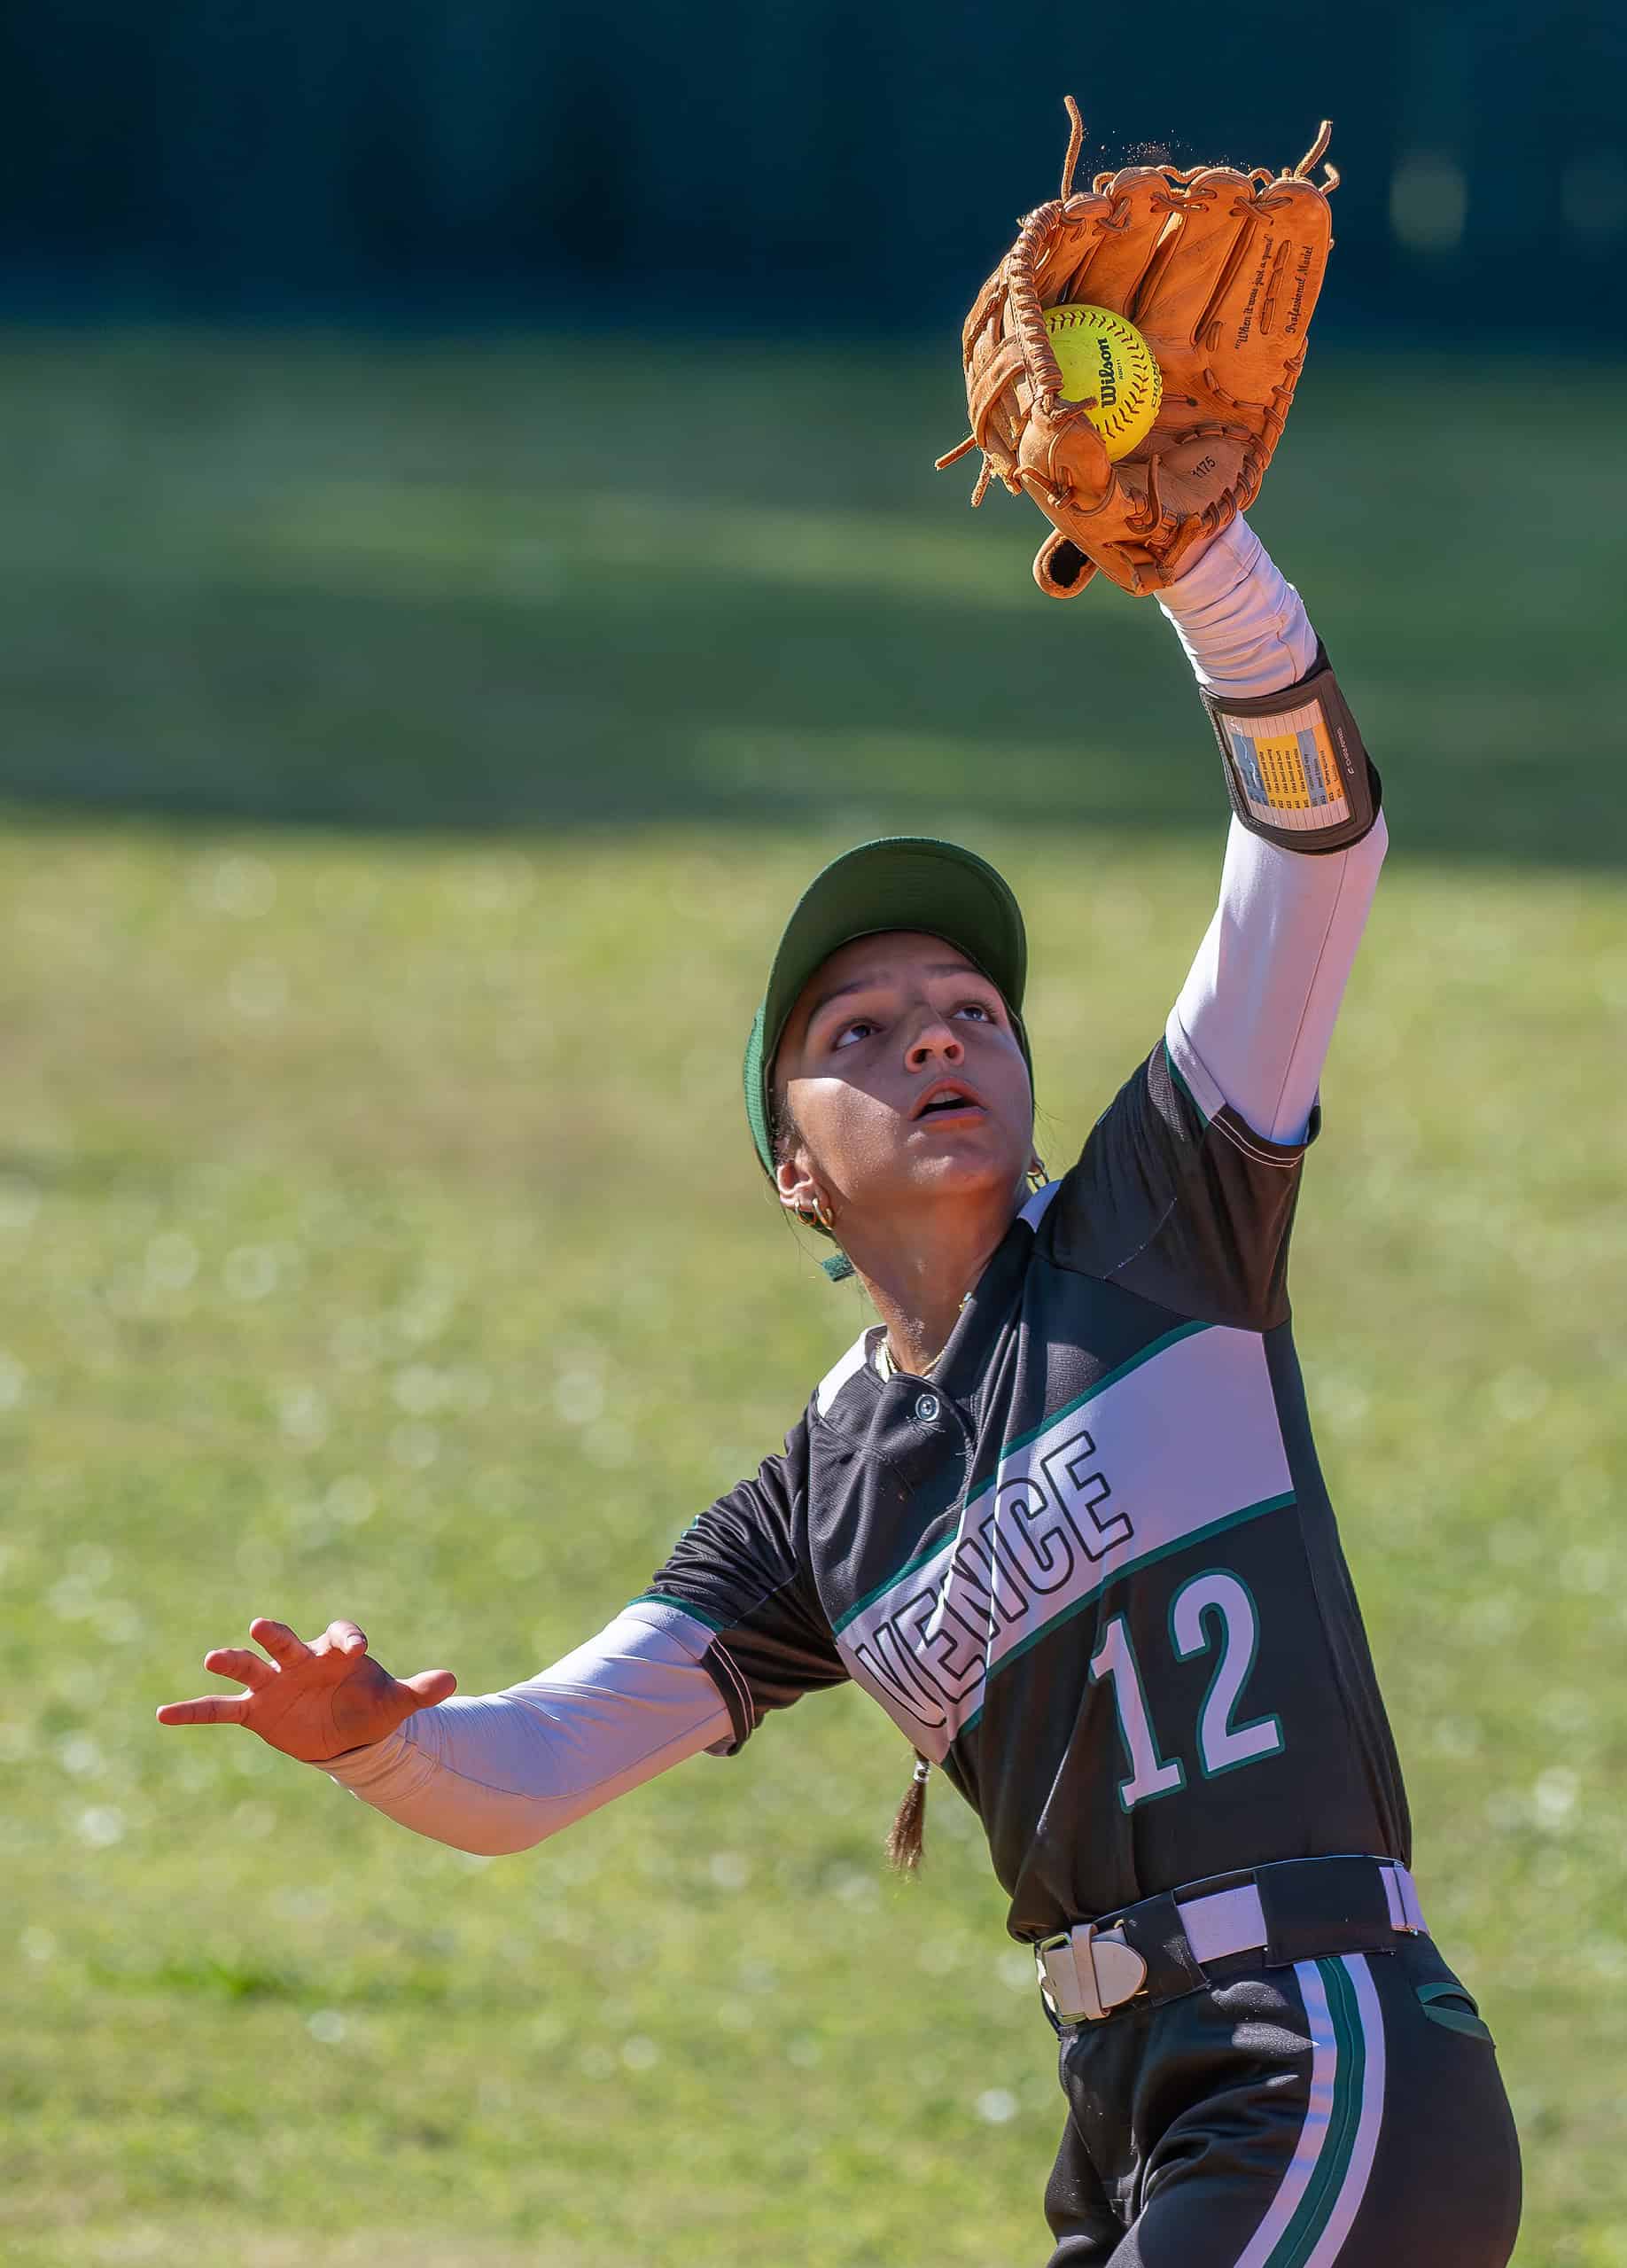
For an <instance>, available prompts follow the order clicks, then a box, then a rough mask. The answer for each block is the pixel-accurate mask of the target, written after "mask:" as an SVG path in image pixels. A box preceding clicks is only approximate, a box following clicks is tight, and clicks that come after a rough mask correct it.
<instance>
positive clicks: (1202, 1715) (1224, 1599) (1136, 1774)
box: [1090, 1567, 1283, 1812]
mask: <svg viewBox="0 0 1627 2268" xmlns="http://www.w3.org/2000/svg"><path fill="white" fill-rule="evenodd" d="M1259 1635H1260V1631H1259V1620H1258V1617H1257V1615H1256V1613H1255V1610H1254V1600H1253V1598H1252V1596H1251V1595H1250V1594H1249V1586H1248V1585H1247V1584H1246V1583H1244V1582H1242V1581H1241V1580H1240V1579H1239V1578H1238V1577H1237V1576H1235V1575H1229V1574H1227V1573H1226V1570H1225V1569H1224V1568H1218V1567H1216V1568H1211V1569H1210V1570H1208V1572H1207V1573H1205V1574H1203V1575H1195V1576H1193V1577H1192V1578H1191V1579H1190V1581H1188V1582H1186V1583H1183V1584H1182V1585H1181V1586H1180V1588H1179V1591H1177V1592H1176V1594H1175V1596H1174V1597H1173V1599H1172V1600H1171V1602H1170V1645H1171V1649H1172V1652H1173V1654H1174V1656H1175V1658H1176V1660H1177V1661H1179V1662H1187V1661H1190V1660H1191V1659H1192V1657H1193V1656H1194V1655H1196V1654H1206V1653H1208V1652H1210V1651H1211V1648H1218V1657H1217V1659H1216V1662H1215V1667H1214V1672H1213V1674H1212V1675H1211V1678H1210V1680H1209V1689H1208V1691H1207V1692H1206V1693H1205V1694H1204V1695H1203V1708H1202V1710H1201V1711H1199V1714H1198V1725H1197V1742H1198V1758H1199V1761H1200V1764H1201V1765H1202V1767H1203V1777H1204V1779H1205V1780H1212V1779H1214V1778H1215V1777H1216V1776H1217V1775H1218V1773H1222V1772H1234V1771H1236V1769H1237V1767H1238V1766H1239V1765H1243V1764H1257V1763H1258V1762H1259V1761H1260V1759H1261V1758H1264V1757H1268V1756H1275V1755H1276V1754H1277V1753H1278V1752H1279V1750H1281V1748H1282V1746H1283V1740H1282V1726H1281V1722H1280V1720H1279V1719H1277V1718H1275V1717H1256V1718H1252V1719H1249V1722H1247V1723H1246V1724H1242V1725H1239V1724H1234V1722H1233V1720H1232V1712H1233V1711H1234V1709H1235V1708H1236V1706H1237V1703H1238V1701H1239V1699H1240V1697H1241V1695H1242V1689H1243V1687H1244V1686H1245V1684H1246V1683H1247V1682H1248V1678H1249V1672H1250V1670H1252V1669H1253V1667H1254V1657H1255V1655H1256V1653H1257V1650H1258V1647H1259ZM1104 1678H1111V1680H1113V1700H1114V1703H1115V1705H1116V1707H1117V1711H1118V1729H1119V1733H1120V1734H1121V1736H1122V1737H1123V1740H1124V1743H1125V1755H1126V1757H1127V1758H1129V1763H1130V1777H1129V1778H1128V1779H1127V1780H1121V1781H1119V1783H1118V1800H1119V1803H1120V1804H1122V1805H1123V1807H1124V1809H1125V1811H1127V1812H1129V1811H1133V1810H1134V1808H1135V1806H1136V1805H1137V1804H1144V1803H1146V1802H1148V1800H1149V1798H1150V1797H1152V1796H1172V1795H1173V1794H1174V1793H1175V1791H1176V1789H1178V1788H1184V1787H1185V1786H1186V1784H1187V1773H1186V1767H1185V1765H1183V1764H1182V1763H1181V1761H1180V1759H1179V1757H1172V1758H1170V1759H1169V1761H1168V1762H1167V1763H1166V1762H1165V1761H1164V1758H1162V1757H1161V1756H1160V1755H1159V1753H1158V1742H1157V1736H1156V1734H1155V1733H1154V1731H1153V1726H1152V1718H1151V1716H1150V1714H1149V1712H1148V1706H1147V1693H1146V1688H1145V1687H1143V1685H1142V1683H1141V1672H1140V1669H1139V1667H1138V1666H1137V1664H1136V1658H1135V1651H1134V1648H1133V1646H1132V1645H1131V1643H1130V1631H1129V1626H1128V1625H1127V1624H1126V1623H1125V1618H1124V1617H1123V1615H1115V1616H1114V1617H1113V1619H1112V1620H1111V1622H1109V1625H1108V1626H1107V1628H1106V1629H1105V1630H1104V1631H1103V1632H1102V1643H1101V1645H1100V1646H1099V1647H1098V1648H1096V1651H1095V1654H1094V1656H1093V1658H1092V1661H1091V1664H1090V1681H1091V1683H1092V1685H1100V1684H1101V1682H1102V1680H1103V1679H1104Z"/></svg>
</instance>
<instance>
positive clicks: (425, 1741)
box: [159, 1602, 736, 1856]
mask: <svg viewBox="0 0 1627 2268" xmlns="http://www.w3.org/2000/svg"><path fill="white" fill-rule="evenodd" d="M250 1632H251V1635H252V1636H253V1637H254V1638H255V1639H256V1640H257V1641H259V1643H260V1644H261V1646H263V1647H264V1648H265V1655H261V1654H257V1653H255V1652H254V1651H253V1649H252V1648H246V1647H226V1648H217V1649H216V1650H214V1652H212V1653H210V1654H207V1655H206V1656H205V1657H204V1666H205V1667H206V1669H209V1670H213V1671H214V1672H215V1673H216V1674H217V1675H219V1676H222V1677H228V1678H235V1679H237V1680H239V1682H240V1683H241V1684H242V1685H243V1687H245V1690H244V1691H243V1692H241V1693H238V1694H210V1695H205V1696H203V1697H202V1698H201V1699H199V1700H197V1701H179V1702H170V1703H167V1704H166V1705H165V1706H164V1707H163V1708H162V1709H160V1711H159V1721H160V1723H161V1724H165V1725H239V1726H243V1727H244V1728H245V1730H246V1731H248V1732H252V1733H257V1734H259V1735H260V1737H261V1739H262V1740H264V1741H266V1742H269V1745H270V1746H271V1747H273V1748H276V1749H280V1750H282V1751H283V1753H284V1755H286V1756H292V1757H294V1758H298V1759H299V1760H300V1761H301V1762H303V1763H307V1764H313V1765H317V1766H318V1767H319V1768H320V1769H323V1770H325V1771H327V1772H329V1773H331V1774H332V1776H333V1778H334V1779H335V1780H337V1781H339V1782H340V1784H341V1785H342V1786H344V1787H346V1788H349V1789H351V1790H352V1791H353V1792H354V1794H355V1795H357V1796H361V1798H362V1801H363V1802H364V1803H368V1804H372V1805H373V1807H374V1808H375V1809H376V1810H378V1811H381V1812H385V1814H386V1815H387V1816H388V1817H389V1818H391V1819H393V1820H399V1821H400V1822H401V1825H402V1826H403V1827H409V1828H413V1829H414V1831H415V1832H416V1833H417V1834H419V1835H430V1836H432V1837H433V1838H434V1840H435V1841H436V1842H438V1843H452V1844H454V1845H455V1846H456V1848H457V1849H459V1850H460V1851H479V1852H482V1853H484V1854H487V1855H488V1856H494V1855H495V1854H497V1853H498V1852H501V1851H525V1850H527V1849H529V1848H530V1847H531V1846H532V1845H533V1843H541V1842H542V1841H543V1840H544V1838H545V1837H546V1836H548V1835H554V1834H557V1831H558V1830H559V1829H560V1828H562V1827H568V1826H569V1825H570V1824H571V1822H572V1820H579V1819H581V1818H583V1817H584V1816H585V1815H586V1814H587V1813H588V1812H592V1811H596V1810H597V1809H598V1808H599V1806H600V1805H601V1804H607V1803H609V1802H610V1800H611V1797H612V1796H622V1795H626V1794H627V1791H628V1790H629V1789H633V1788H636V1787H638V1786H640V1785H641V1784H642V1782H643V1781H646V1780H653V1779H654V1778H655V1776H656V1774H657V1773H661V1772H666V1771H667V1770H669V1769H670V1767H671V1766H672V1765H675V1764H681V1762H682V1761H683V1759H684V1758H686V1757H690V1756H694V1755H696V1754H697V1753H698V1751H700V1750H703V1749H707V1748H713V1749H719V1750H727V1749H728V1748H732V1747H733V1746H734V1744H735V1740H736V1727H735V1726H734V1725H733V1723H732V1721H731V1719H730V1717H729V1713H728V1709H727V1708H726V1707H725V1705H724V1703H723V1700H722V1698H721V1695H720V1692H719V1688H718V1686H717V1684H716V1683H715V1682H714V1680H713V1679H712V1677H711V1676H710V1675H709V1674H708V1673H707V1672H706V1670H705V1668H703V1667H702V1662H703V1659H704V1657H705V1655H706V1652H707V1649H708V1648H709V1647H710V1646H711V1645H712V1633H711V1631H710V1630H708V1629H707V1628H706V1626H705V1624H703V1623H700V1622H697V1621H696V1620H695V1619H694V1618H693V1617H690V1616H689V1615H686V1614H684V1613H682V1612H681V1610H680V1609H677V1608H675V1607H672V1606H668V1605H666V1604H663V1603H659V1602H655V1603H644V1602H640V1603H638V1604H636V1605H634V1606H632V1607H629V1608H627V1609H625V1610H624V1611H623V1612H622V1613H621V1614H619V1615H618V1616H617V1617H616V1618H615V1620H614V1621H613V1622H611V1623H610V1624H609V1625H607V1626H606V1627H605V1628H604V1629H603V1630H602V1631H601V1632H600V1633H599V1634H598V1636H597V1637H596V1638H594V1639H590V1640H589V1641H588V1643H587V1645H585V1646H579V1647H578V1648H577V1649H576V1650H575V1652H574V1653H572V1654H567V1655H566V1656H564V1659H563V1660H562V1661H558V1662H556V1663H555V1664H554V1665H553V1667H552V1668H551V1669H549V1670H544V1671H543V1672H541V1674H540V1675H538V1676H537V1677H534V1678H532V1679H529V1680H527V1681H526V1682H525V1684H524V1685H518V1686H512V1687H510V1688H509V1689H508V1690H507V1691H506V1692H503V1693H493V1694H482V1695H479V1696H477V1697H476V1698H474V1699H471V1700H459V1701H454V1700H451V1699H449V1698H448V1695H450V1694H451V1692H452V1689H453V1680H452V1677H451V1674H450V1672H448V1671H445V1670H431V1671H422V1672H419V1673H418V1675H417V1676H416V1677H414V1678H409V1679H404V1680H403V1679H396V1678H393V1677H392V1676H391V1675H390V1673H389V1672H388V1671H387V1670H386V1669H385V1667H384V1665H383V1664H382V1663H380V1662H378V1661H376V1660H375V1659H374V1657H373V1656H371V1655H370V1653H369V1651H368V1645H367V1640H366V1638H365V1636H364V1635H363V1633H362V1632H361V1631H360V1630H359V1629H358V1628H357V1627H356V1625H355V1624H354V1623H350V1622H337V1623H333V1624H331V1625H330V1626H329V1628H328V1629H327V1631H326V1632H324V1633H323V1636H322V1637H320V1638H318V1639H316V1640H315V1641H314V1642H313V1643H312V1644H310V1645H308V1646H307V1644H306V1643H305V1641H303V1640H302V1639H301V1638H300V1637H299V1636H298V1635H297V1634H296V1633H294V1632H293V1631H292V1630H290V1629H289V1628H288V1626H287V1625H286V1624H284V1623H279V1622H270V1621H266V1620H261V1621H257V1622H255V1623H253V1624H252V1625H250ZM266 1656H269V1657H270V1658H269V1660H268V1659H267V1658H266Z"/></svg>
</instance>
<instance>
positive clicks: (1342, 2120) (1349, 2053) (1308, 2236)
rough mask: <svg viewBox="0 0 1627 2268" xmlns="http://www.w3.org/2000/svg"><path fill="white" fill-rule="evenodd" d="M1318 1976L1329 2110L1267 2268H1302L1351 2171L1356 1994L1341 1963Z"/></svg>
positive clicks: (1358, 2075)
mask: <svg viewBox="0 0 1627 2268" xmlns="http://www.w3.org/2000/svg"><path fill="white" fill-rule="evenodd" d="M1316 1973H1317V1975H1318V1976H1320V1978H1321V1980H1322V1989H1323V1991H1325V1992H1326V1993H1327V2013H1328V2015H1330V2016H1331V2017H1332V2019H1333V2030H1334V2046H1335V2054H1336V2055H1337V2058H1338V2061H1337V2062H1336V2063H1335V2067H1334V2099H1333V2108H1332V2110H1331V2111H1330V2112H1329V2114H1328V2120H1327V2140H1326V2142H1325V2143H1324V2144H1323V2146H1322V2151H1321V2155H1320V2157H1319V2158H1318V2159H1317V2162H1316V2171H1315V2172H1314V2173H1313V2174H1312V2177H1311V2179H1310V2182H1309V2183H1308V2185H1307V2186H1306V2189H1305V2194H1304V2196H1303V2197H1302V2198H1301V2199H1300V2201H1299V2210H1298V2211H1297V2212H1296V2214H1295V2216H1294V2217H1293V2219H1292V2220H1291V2221H1290V2222H1289V2223H1288V2226H1287V2228H1286V2229H1284V2231H1283V2233H1282V2236H1281V2241H1280V2242H1278V2243H1277V2244H1275V2245H1273V2248H1272V2253H1271V2257H1270V2259H1269V2260H1268V2261H1267V2263H1266V2268H1305V2263H1306V2262H1307V2261H1308V2260H1309V2259H1310V2257H1311V2255H1312V2252H1314V2250H1315V2249H1316V2246H1317V2241H1318V2240H1319V2239H1320V2236H1321V2234H1322V2232H1323V2231H1324V2230H1325V2229H1326V2228H1327V2223H1328V2220H1329V2218H1330V2217H1331V2216H1332V2213H1333V2210H1334V2207H1335V2205H1336V2204H1337V2203H1338V2202H1339V2193H1340V2191H1341V2190H1342V2189H1343V2186H1344V2177H1345V2175H1346V2174H1347V2173H1348V2172H1349V2171H1350V2164H1351V2151H1352V2150H1353V2149H1354V2148H1355V2147H1356V2133H1357V2129H1358V2127H1359V2126H1360V2124H1361V2099H1362V2090H1363V2084H1364V2082H1365V2080H1366V2070H1367V2043H1366V2035H1365V2034H1364V2032H1363V2030H1362V2028H1361V2012H1360V2010H1359V2009H1358V2007H1357V2006H1356V1994H1355V1991H1354V1989H1353V1987H1352V1986H1351V1980H1350V1976H1349V1975H1348V1973H1347V1972H1346V1969H1345V1967H1344V1964H1343V1961H1339V1960H1319V1961H1318V1963H1317V1964H1316Z"/></svg>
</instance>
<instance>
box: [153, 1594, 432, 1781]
mask: <svg viewBox="0 0 1627 2268" xmlns="http://www.w3.org/2000/svg"><path fill="white" fill-rule="evenodd" d="M249 1636H250V1637H251V1638H253V1640H254V1641H256V1642H257V1643H258V1644H259V1645H261V1646H263V1647H264V1648H265V1649H266V1653H267V1654H269V1656H271V1659H270V1660H269V1662H268V1661H267V1660H266V1659H265V1656H264V1655H261V1654H256V1653H255V1652H254V1651H253V1648H252V1647H247V1646H217V1647H215V1648H213V1649H212V1650H211V1651H210V1652H209V1653H207V1654H206V1655H205V1656H204V1659H203V1665H204V1667H205V1669H206V1670H209V1671H212V1672H214V1675H215V1676H216V1677H222V1678H236V1679H237V1682H238V1683H239V1684H240V1685H242V1686H244V1687H246V1691H245V1692H243V1693H230V1694H228V1693H214V1694H206V1695H204V1696H203V1697H202V1698H201V1699H199V1700H197V1701H167V1702H166V1703H164V1706H163V1707H162V1708H161V1709H160V1711H159V1712H158V1720H159V1723H160V1725H241V1726H244V1727H245V1729H246V1730H247V1731H249V1732H251V1733H258V1734H259V1735H260V1737H261V1740H262V1741H266V1742H269V1744H270V1746H271V1747H272V1748H274V1749H281V1750H282V1751H283V1753H284V1756H292V1757H298V1758H300V1762H301V1763H303V1764H329V1763H331V1762H332V1760H333V1758H335V1757H338V1756H342V1755H343V1754H344V1753H345V1751H346V1750H347V1749H360V1748H367V1747H370V1745H371V1744H372V1742H375V1741H382V1740H383V1739H384V1737H385V1734H387V1733H393V1731H394V1730H395V1728H396V1726H398V1725H400V1724H401V1723H402V1722H403V1720H404V1719H407V1718H409V1717H410V1716H412V1715H413V1714H414V1712H415V1711H417V1710H420V1709H432V1708H433V1707H434V1706H435V1704H436V1703H437V1702H441V1701H445V1700H446V1699H447V1698H448V1695H451V1694H454V1693H455V1692H456V1690H457V1680H456V1679H455V1677H454V1676H453V1674H452V1672H451V1671H450V1670H420V1671H419V1672H418V1673H417V1675H416V1677H411V1678H393V1677H392V1676H391V1675H390V1672H389V1671H388V1670H386V1669H385V1666H384V1664H383V1663H382V1662H376V1661H374V1659H373V1657H372V1656H371V1655H370V1653H369V1652H368V1650H367V1639H366V1637H365V1635H364V1634H363V1633H362V1632H361V1631H360V1630H358V1629H357V1627H356V1625H355V1624H354V1622H331V1623H330V1624H329V1625H328V1627H327V1629H326V1630H325V1631H324V1632H323V1634H322V1636H321V1637H320V1638H318V1639H315V1640H313V1641H312V1642H311V1644H310V1645H308V1646H307V1644H306V1643H305V1641H304V1640H303V1639H302V1638H300V1637H297V1636H296V1635H295V1633H293V1632H292V1630H290V1629H289V1627H288V1625H287V1624H286V1623H283V1622H268V1621H267V1620H266V1619H265V1617H263V1616H261V1617H257V1618H256V1619H255V1620H254V1621H253V1622H252V1623H250V1625H249Z"/></svg>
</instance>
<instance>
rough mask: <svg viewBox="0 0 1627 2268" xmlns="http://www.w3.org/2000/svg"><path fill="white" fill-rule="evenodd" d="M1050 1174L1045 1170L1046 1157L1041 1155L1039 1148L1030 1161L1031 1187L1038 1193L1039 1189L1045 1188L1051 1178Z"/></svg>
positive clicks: (1029, 1177) (1029, 1183)
mask: <svg viewBox="0 0 1627 2268" xmlns="http://www.w3.org/2000/svg"><path fill="white" fill-rule="evenodd" d="M1050 1178H1051V1177H1050V1175H1049V1174H1048V1173H1047V1172H1046V1170H1045V1160H1044V1158H1043V1157H1040V1155H1039V1151H1038V1150H1035V1152H1034V1154H1033V1156H1032V1157H1031V1158H1030V1159H1029V1161H1028V1186H1029V1188H1030V1189H1032V1190H1034V1191H1035V1193H1036V1194H1038V1192H1039V1190H1041V1189H1044V1187H1045V1185H1046V1183H1047V1181H1049V1180H1050Z"/></svg>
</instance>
